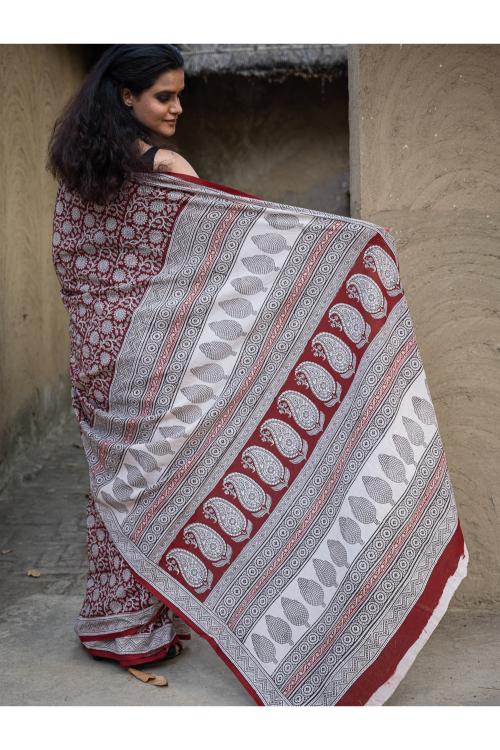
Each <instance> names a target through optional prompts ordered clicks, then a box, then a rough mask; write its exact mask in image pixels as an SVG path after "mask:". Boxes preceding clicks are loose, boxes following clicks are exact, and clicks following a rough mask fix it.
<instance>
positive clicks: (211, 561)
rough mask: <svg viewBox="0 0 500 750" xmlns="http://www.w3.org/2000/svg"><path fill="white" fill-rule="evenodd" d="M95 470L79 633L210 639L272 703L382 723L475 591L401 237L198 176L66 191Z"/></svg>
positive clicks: (140, 648)
mask: <svg viewBox="0 0 500 750" xmlns="http://www.w3.org/2000/svg"><path fill="white" fill-rule="evenodd" d="M53 260H54V264H55V269H56V272H57V275H58V278H59V280H60V283H61V288H62V291H61V295H62V299H63V302H64V304H65V306H66V307H67V310H68V311H69V322H70V337H71V353H70V375H71V384H72V388H71V393H72V403H73V409H74V412H75V414H76V415H77V418H78V422H79V426H80V432H81V439H82V443H83V446H84V449H85V454H86V458H87V461H88V466H89V477H90V492H89V494H88V496H87V497H88V523H87V526H88V561H89V563H88V564H89V568H88V579H87V592H86V596H85V600H84V603H83V606H82V609H81V613H80V616H79V617H78V619H77V622H76V625H75V630H76V632H77V634H78V636H79V638H80V640H81V642H82V643H83V644H84V646H85V647H86V648H87V649H88V650H89V652H90V653H91V654H93V655H94V656H100V657H105V658H111V659H116V660H117V661H118V662H119V663H120V664H122V665H124V666H125V665H129V664H140V663H142V662H147V661H153V660H156V659H158V658H161V657H162V656H164V655H165V654H166V652H167V650H168V648H169V647H170V646H171V645H172V643H174V642H176V641H178V640H182V639H184V640H186V639H189V638H190V637H191V630H194V631H195V632H196V633H198V634H199V635H201V636H202V637H203V638H205V639H206V640H207V641H208V643H209V644H210V645H211V646H212V647H213V648H214V649H215V651H216V653H217V654H218V655H219V656H220V657H221V658H222V659H223V660H224V662H225V663H226V664H227V666H228V667H229V668H230V669H231V670H233V672H234V673H235V675H236V676H237V677H238V679H239V680H240V682H241V683H242V684H243V685H244V687H245V688H246V689H247V691H248V692H249V694H250V695H251V696H252V697H253V699H254V700H255V702H256V703H257V704H259V705H292V706H303V705H364V704H381V703H383V702H384V701H386V700H387V698H388V697H389V696H390V695H391V694H392V692H393V691H394V689H395V688H396V686H397V685H398V683H399V682H400V680H401V679H402V678H403V677H404V675H405V674H406V672H407V670H408V669H409V667H410V665H411V664H412V662H413V660H414V658H415V656H416V654H417V653H418V651H419V650H420V649H421V648H422V646H423V644H424V643H425V641H426V640H427V639H428V637H429V636H430V634H431V633H432V631H433V630H434V628H435V627H436V625H437V624H438V622H439V620H440V618H441V617H442V615H443V614H444V612H445V611H446V608H447V606H448V603H449V601H450V599H451V597H452V595H453V593H454V591H455V590H456V588H457V586H458V585H459V583H460V581H461V580H462V579H463V578H464V577H465V575H466V569H467V560H468V555H467V549H466V546H465V544H464V539H463V536H462V532H461V528H460V524H459V520H458V518H457V508H456V504H455V499H454V494H453V489H452V486H451V484H450V477H449V474H448V469H447V463H446V457H445V453H444V450H443V444H442V440H441V437H440V434H439V431H438V425H437V422H436V415H435V412H434V409H433V406H432V401H431V396H430V393H429V390H428V385H427V380H426V376H425V372H424V368H423V366H422V361H421V358H420V354H419V349H418V347H417V342H416V341H415V334H414V330H413V325H412V319H411V317H410V313H409V311H408V306H407V303H406V299H405V294H404V290H403V288H402V286H401V281H400V276H399V261H398V258H397V252H396V248H395V245H394V241H393V239H392V237H391V236H390V235H389V234H388V233H387V232H386V231H385V230H384V229H383V228H382V227H378V226H376V225H374V224H371V223H368V222H365V221H359V220H355V219H352V218H346V217H342V216H336V215H334V214H329V213H325V212H321V211H313V210H309V209H306V208H300V207H297V206H290V205H285V204H281V203H277V202H271V201H266V200H262V199H260V198H257V197H254V196H250V195H248V194H245V193H241V192H239V191H236V190H233V189H231V188H229V187H227V186H222V185H217V184H215V183H209V182H205V181H203V180H201V179H199V178H189V177H187V176H182V175H179V174H175V173H167V174H157V173H156V174H155V173H153V174H147V173H143V172H137V173H136V174H134V175H133V176H132V177H131V178H130V179H128V180H127V181H126V183H124V185H123V186H122V188H121V190H120V193H119V195H118V197H116V198H115V199H114V200H112V201H110V202H109V203H108V204H106V205H104V206H99V205H97V204H93V203H92V204H89V203H85V202H83V201H82V200H81V199H80V198H79V197H78V195H76V194H74V193H73V192H71V191H69V190H68V189H67V188H66V187H65V186H64V184H63V183H61V184H60V185H59V190H58V194H57V199H56V205H55V212H54V234H53Z"/></svg>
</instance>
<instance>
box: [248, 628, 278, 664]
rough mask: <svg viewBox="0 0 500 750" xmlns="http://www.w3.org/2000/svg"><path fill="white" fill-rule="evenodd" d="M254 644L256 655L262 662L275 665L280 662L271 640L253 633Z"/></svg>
mask: <svg viewBox="0 0 500 750" xmlns="http://www.w3.org/2000/svg"><path fill="white" fill-rule="evenodd" d="M252 643H253V647H254V650H255V653H256V654H257V657H258V658H259V659H260V661H261V662H263V663H264V664H267V663H268V662H270V661H271V662H273V664H277V663H278V660H277V659H276V647H275V645H274V643H273V642H272V641H270V640H269V638H266V636H265V635H259V634H258V633H252Z"/></svg>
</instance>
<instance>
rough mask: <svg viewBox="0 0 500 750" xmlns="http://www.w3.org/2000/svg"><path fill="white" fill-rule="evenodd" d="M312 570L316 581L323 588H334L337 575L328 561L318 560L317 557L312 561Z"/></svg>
mask: <svg viewBox="0 0 500 750" xmlns="http://www.w3.org/2000/svg"><path fill="white" fill-rule="evenodd" d="M313 566H314V570H315V572H316V576H317V577H318V581H319V582H320V583H322V584H323V586H336V585H337V573H336V571H335V568H334V566H333V565H332V564H331V562H328V560H319V559H318V558H317V557H315V558H314V560H313Z"/></svg>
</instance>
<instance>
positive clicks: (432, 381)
mask: <svg viewBox="0 0 500 750" xmlns="http://www.w3.org/2000/svg"><path fill="white" fill-rule="evenodd" d="M499 81H500V46H498V45H497V46H486V45H485V46H483V45H481V46H475V45H460V46H457V45H380V46H379V45H360V46H354V47H352V48H351V50H350V53H349V93H350V129H351V143H350V156H351V206H352V213H353V215H355V216H360V217H362V218H364V219H367V220H369V221H374V222H376V223H378V224H382V225H384V226H390V227H393V232H392V233H393V235H394V236H395V239H396V242H397V245H398V250H399V257H400V266H401V276H402V280H403V284H404V287H405V290H406V293H407V298H408V304H409V306H410V311H411V314H412V318H413V321H414V325H415V331H416V335H417V341H418V343H419V348H420V352H421V354H422V359H423V362H424V367H425V369H426V372H427V375H428V380H429V387H430V391H431V394H432V398H433V402H434V405H435V408H436V412H437V416H438V422H439V427H440V432H441V435H442V437H443V441H444V445H445V450H446V455H447V458H448V465H449V469H450V476H451V480H452V484H453V487H454V490H455V494H456V498H457V503H458V506H459V512H460V516H461V522H462V528H463V532H464V536H465V539H466V543H467V545H468V548H469V552H470V563H469V576H468V578H467V579H466V580H465V581H464V583H463V584H462V586H461V587H460V588H459V590H458V592H457V595H456V597H455V600H454V601H455V603H456V604H460V603H461V604H464V605H469V606H470V605H474V604H487V603H489V602H493V601H495V602H498V601H499V600H500V543H499V536H500V523H499V519H500V495H499V491H498V468H499V456H500V454H499V448H500V378H499V374H500V373H499V363H500V326H499V317H500V279H499V276H500V263H499V261H500V234H499V229H500V84H499Z"/></svg>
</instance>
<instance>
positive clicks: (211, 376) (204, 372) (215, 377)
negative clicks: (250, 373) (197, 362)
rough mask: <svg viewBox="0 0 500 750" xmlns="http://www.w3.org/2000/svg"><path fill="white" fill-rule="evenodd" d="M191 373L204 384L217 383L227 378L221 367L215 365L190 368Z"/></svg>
mask: <svg viewBox="0 0 500 750" xmlns="http://www.w3.org/2000/svg"><path fill="white" fill-rule="evenodd" d="M191 372H192V373H193V375H196V377H197V378H198V379H199V380H203V382H204V383H219V382H220V381H221V380H227V378H228V376H227V375H226V373H225V372H224V370H223V369H222V367H221V366H220V365H216V364H215V363H213V364H210V365H201V366H200V367H192V368H191Z"/></svg>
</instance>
